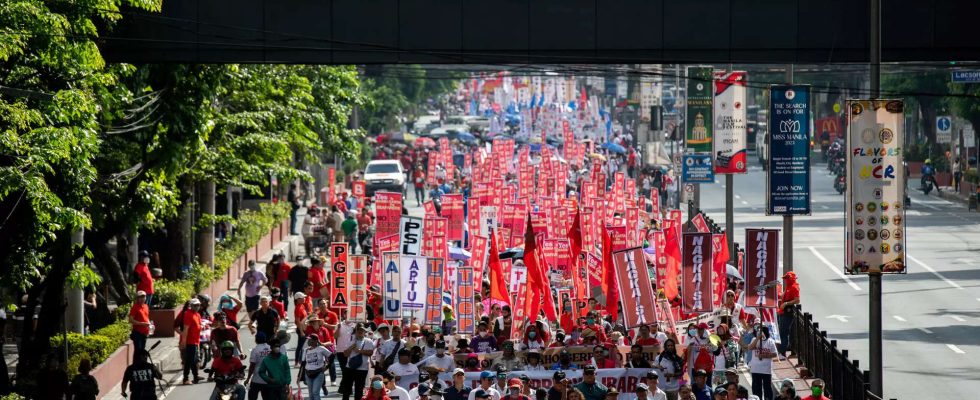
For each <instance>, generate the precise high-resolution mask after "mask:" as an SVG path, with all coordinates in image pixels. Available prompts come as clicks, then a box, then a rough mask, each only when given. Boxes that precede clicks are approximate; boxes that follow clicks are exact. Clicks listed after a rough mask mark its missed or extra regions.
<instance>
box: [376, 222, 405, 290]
mask: <svg viewBox="0 0 980 400" xmlns="http://www.w3.org/2000/svg"><path fill="white" fill-rule="evenodd" d="M375 238H376V240H377V248H376V249H374V254H375V257H377V258H375V259H374V265H373V268H371V282H370V284H371V285H378V286H379V287H380V286H381V285H382V282H383V280H384V264H382V263H381V254H383V253H387V252H396V253H397V252H398V240H399V237H398V234H397V233H396V234H394V235H388V236H385V237H383V238H377V236H375Z"/></svg>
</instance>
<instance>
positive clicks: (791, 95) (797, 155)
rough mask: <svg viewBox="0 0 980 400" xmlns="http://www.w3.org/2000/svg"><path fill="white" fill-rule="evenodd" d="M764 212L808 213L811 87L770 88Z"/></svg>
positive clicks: (776, 213)
mask: <svg viewBox="0 0 980 400" xmlns="http://www.w3.org/2000/svg"><path fill="white" fill-rule="evenodd" d="M767 140H768V142H769V145H768V146H766V147H767V148H768V150H769V155H768V157H767V160H768V161H767V163H768V165H767V168H766V192H767V194H768V195H767V196H766V215H810V86H809V85H772V86H770V87H769V137H768V139H767Z"/></svg>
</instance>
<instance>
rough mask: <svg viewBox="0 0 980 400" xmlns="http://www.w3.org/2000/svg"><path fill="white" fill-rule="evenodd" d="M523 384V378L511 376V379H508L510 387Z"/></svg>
mask: <svg viewBox="0 0 980 400" xmlns="http://www.w3.org/2000/svg"><path fill="white" fill-rule="evenodd" d="M521 385H523V382H521V380H520V379H518V378H510V380H509V381H507V387H508V388H512V387H514V386H517V387H521Z"/></svg>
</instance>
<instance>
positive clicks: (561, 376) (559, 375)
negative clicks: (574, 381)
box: [553, 371, 565, 381]
mask: <svg viewBox="0 0 980 400" xmlns="http://www.w3.org/2000/svg"><path fill="white" fill-rule="evenodd" d="M553 379H554V380H556V381H560V380H562V379H565V371H555V375H554V377H553Z"/></svg>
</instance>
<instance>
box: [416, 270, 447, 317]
mask: <svg viewBox="0 0 980 400" xmlns="http://www.w3.org/2000/svg"><path fill="white" fill-rule="evenodd" d="M427 261H428V271H426V275H425V276H426V284H427V286H428V287H427V288H426V295H425V313H424V314H423V316H424V318H423V321H422V322H423V324H425V325H429V326H439V325H440V324H442V275H443V271H444V270H445V266H446V260H444V259H442V258H434V257H429V259H428V260H427Z"/></svg>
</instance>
